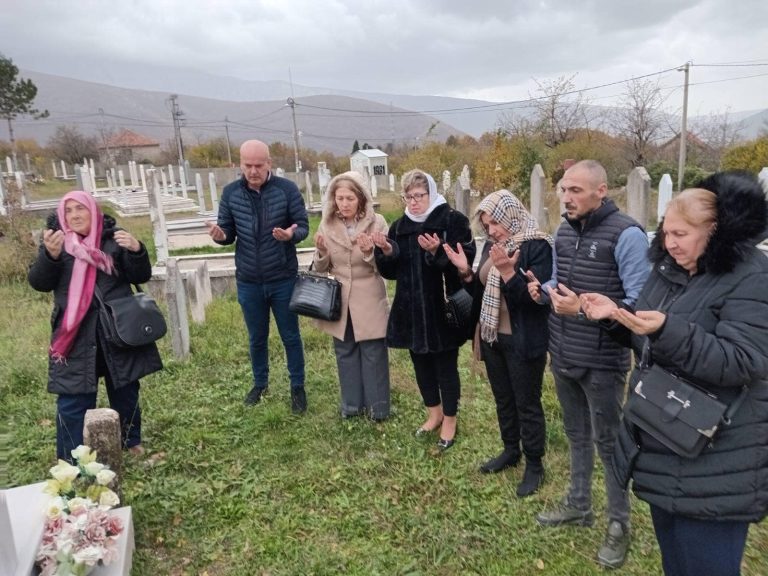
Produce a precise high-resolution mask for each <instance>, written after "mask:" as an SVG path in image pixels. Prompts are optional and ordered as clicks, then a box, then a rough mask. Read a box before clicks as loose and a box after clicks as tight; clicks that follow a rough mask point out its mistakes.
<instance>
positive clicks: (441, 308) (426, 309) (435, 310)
mask: <svg viewBox="0 0 768 576" xmlns="http://www.w3.org/2000/svg"><path fill="white" fill-rule="evenodd" d="M420 234H437V235H438V236H439V237H440V238H441V240H442V241H443V243H445V242H447V243H449V244H450V245H451V246H452V247H453V248H454V249H456V244H457V243H459V242H460V243H461V245H462V248H463V249H464V253H465V254H466V255H467V260H468V261H469V262H472V261H473V260H474V258H475V252H476V247H475V242H474V240H473V238H472V232H471V231H470V229H469V220H468V219H467V217H466V216H464V214H462V213H461V212H457V211H456V210H453V209H452V208H451V207H450V206H448V205H447V204H443V205H442V206H438V207H437V208H435V210H434V211H433V212H432V213H431V214H430V215H429V217H428V218H427V219H426V221H425V222H423V223H418V222H414V221H413V220H411V219H410V218H408V217H407V216H402V217H401V218H400V219H398V220H396V221H395V222H394V223H393V224H392V226H390V227H389V240H390V243H391V244H392V247H393V251H392V254H391V255H390V256H384V254H383V253H382V252H381V250H380V249H379V248H376V250H375V255H376V265H377V267H378V269H379V272H380V273H381V275H382V276H383V277H384V278H388V279H390V280H397V285H396V288H395V298H394V301H393V302H392V309H391V310H390V313H389V323H388V325H387V345H389V346H390V347H392V348H408V349H409V350H413V351H414V352H416V353H417V354H425V353H427V352H444V351H446V350H455V349H456V348H458V347H459V346H461V345H462V344H463V343H464V342H465V341H466V339H467V335H466V333H465V331H464V330H460V329H458V328H452V327H450V326H448V324H447V323H446V321H445V304H444V298H443V277H445V283H446V288H447V292H448V294H452V293H453V292H455V291H456V290H458V289H459V288H460V287H461V281H460V280H459V276H458V271H457V270H456V267H455V266H454V265H453V264H451V262H450V260H448V256H446V254H445V250H443V247H442V246H441V247H440V248H438V250H437V252H436V253H435V255H434V257H433V256H432V255H431V254H429V252H426V251H425V250H423V249H422V248H421V247H420V246H419V243H418V240H417V238H418V237H419V235H420Z"/></svg>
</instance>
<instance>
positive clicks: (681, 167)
mask: <svg viewBox="0 0 768 576" xmlns="http://www.w3.org/2000/svg"><path fill="white" fill-rule="evenodd" d="M690 67H691V62H690V61H688V62H686V63H685V66H683V67H681V68H678V69H677V71H678V72H685V86H684V88H683V118H682V122H681V124H680V159H679V160H678V162H677V191H678V192H682V190H683V180H684V179H685V160H686V159H685V153H686V145H687V143H688V130H687V128H688V73H689V70H690Z"/></svg>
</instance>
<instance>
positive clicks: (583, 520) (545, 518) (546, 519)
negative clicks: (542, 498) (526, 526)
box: [536, 496, 595, 527]
mask: <svg viewBox="0 0 768 576" xmlns="http://www.w3.org/2000/svg"><path fill="white" fill-rule="evenodd" d="M536 521H537V522H538V523H539V525H540V526H562V525H564V524H568V525H571V526H585V527H589V526H592V524H593V523H594V521H595V517H594V514H593V513H592V509H591V508H590V509H588V510H579V509H578V508H574V507H573V506H571V504H570V503H569V502H568V497H567V496H566V497H565V498H563V500H561V501H560V502H558V503H557V504H555V506H554V507H553V508H552V509H551V510H545V511H543V512H539V513H538V514H537V515H536Z"/></svg>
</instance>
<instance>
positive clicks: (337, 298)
mask: <svg viewBox="0 0 768 576" xmlns="http://www.w3.org/2000/svg"><path fill="white" fill-rule="evenodd" d="M288 308H289V309H290V310H291V312H294V313H296V314H300V315H301V316H309V317H310V318H316V319H318V320H328V321H330V322H334V321H336V320H338V319H339V318H341V282H339V281H338V280H336V278H334V277H333V276H329V275H327V274H317V273H315V272H312V271H311V267H310V271H309V272H299V273H298V274H297V275H296V284H295V285H294V287H293V294H291V301H290V303H289V304H288Z"/></svg>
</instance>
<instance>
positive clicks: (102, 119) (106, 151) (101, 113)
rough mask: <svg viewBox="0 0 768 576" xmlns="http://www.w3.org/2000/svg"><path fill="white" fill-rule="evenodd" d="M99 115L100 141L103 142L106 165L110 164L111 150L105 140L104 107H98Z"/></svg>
mask: <svg viewBox="0 0 768 576" xmlns="http://www.w3.org/2000/svg"><path fill="white" fill-rule="evenodd" d="M99 115H101V141H102V143H103V144H104V152H105V154H106V160H107V162H106V163H107V165H108V166H111V165H112V152H111V151H110V150H109V141H108V140H107V132H106V130H105V129H104V108H99Z"/></svg>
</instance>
